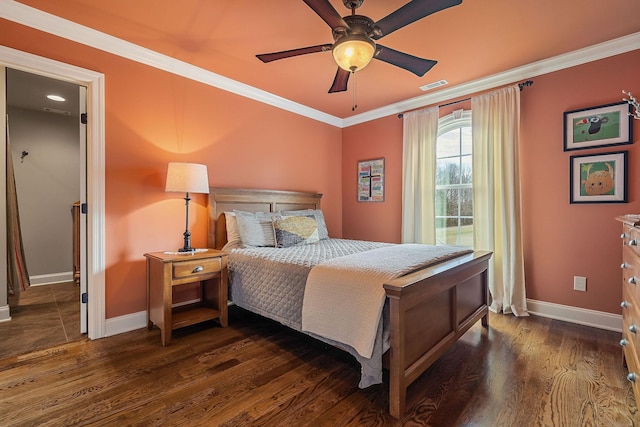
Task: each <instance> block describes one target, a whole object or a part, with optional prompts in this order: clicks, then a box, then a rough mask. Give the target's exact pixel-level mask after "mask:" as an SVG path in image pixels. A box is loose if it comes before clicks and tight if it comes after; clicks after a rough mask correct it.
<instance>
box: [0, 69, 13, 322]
mask: <svg viewBox="0 0 640 427" xmlns="http://www.w3.org/2000/svg"><path fill="white" fill-rule="evenodd" d="M6 81H7V80H6V68H5V67H3V66H0V123H2V133H1V134H0V142H1V144H0V145H2V149H0V199H1V200H2V206H6V204H5V200H7V197H6V187H7V185H6V176H7V170H6V167H7V166H6V165H7V158H6V152H7V145H6V141H5V137H6V125H7V123H6V120H7V87H6ZM6 214H7V210H6V209H5V208H3V209H0V241H2V242H5V243H3V244H0V321H6V320H10V319H11V315H10V313H9V295H8V289H7V286H8V285H7V245H6V241H7V217H6Z"/></svg>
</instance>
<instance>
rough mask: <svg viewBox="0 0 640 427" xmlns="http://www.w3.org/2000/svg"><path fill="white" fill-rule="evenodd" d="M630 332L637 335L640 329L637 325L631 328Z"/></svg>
mask: <svg viewBox="0 0 640 427" xmlns="http://www.w3.org/2000/svg"><path fill="white" fill-rule="evenodd" d="M629 332H631V333H632V334H635V333H636V332H638V327H637V326H636V325H631V326H629Z"/></svg>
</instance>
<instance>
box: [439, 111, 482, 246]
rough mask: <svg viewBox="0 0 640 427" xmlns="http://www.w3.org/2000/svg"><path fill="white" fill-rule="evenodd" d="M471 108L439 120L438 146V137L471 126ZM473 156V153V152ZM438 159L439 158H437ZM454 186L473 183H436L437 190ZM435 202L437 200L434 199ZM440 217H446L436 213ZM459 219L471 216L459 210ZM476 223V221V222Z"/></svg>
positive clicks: (464, 185)
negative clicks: (462, 213)
mask: <svg viewBox="0 0 640 427" xmlns="http://www.w3.org/2000/svg"><path fill="white" fill-rule="evenodd" d="M471 115H472V114H471V110H456V111H454V112H452V113H451V114H448V115H446V116H444V117H441V118H440V119H439V120H438V137H437V139H436V147H437V144H438V138H440V136H442V135H444V134H446V133H448V132H450V131H452V130H456V129H460V128H463V127H471ZM472 156H473V153H472ZM436 161H437V158H436ZM452 188H456V189H463V188H473V183H469V184H451V185H437V184H436V185H435V192H437V191H438V190H446V189H452ZM434 202H435V200H434ZM440 218H445V217H443V216H441V215H437V214H436V215H435V219H436V221H437V220H438V219H440ZM457 218H458V219H460V218H469V217H468V216H464V217H462V216H460V213H459V212H458V216H457ZM471 218H472V219H473V216H471ZM434 225H435V227H436V236H437V234H438V233H437V223H436V224H434ZM474 225H475V223H474ZM459 227H460V221H458V242H459V241H460V239H459V236H460V229H459ZM436 244H437V245H442V244H446V243H444V242H439V241H437V239H436Z"/></svg>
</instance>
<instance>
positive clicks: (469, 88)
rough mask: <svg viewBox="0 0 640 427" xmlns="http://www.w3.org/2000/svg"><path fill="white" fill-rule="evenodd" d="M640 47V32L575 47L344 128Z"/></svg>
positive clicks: (350, 120) (349, 122) (389, 107)
mask: <svg viewBox="0 0 640 427" xmlns="http://www.w3.org/2000/svg"><path fill="white" fill-rule="evenodd" d="M637 49H640V32H638V33H633V34H629V35H627V36H624V37H620V38H617V39H613V40H610V41H606V42H603V43H599V44H596V45H593V46H589V47H586V48H584V49H579V50H574V51H573V52H569V53H566V54H562V55H558V56H554V57H551V58H547V59H543V60H540V61H536V62H532V63H530V64H527V65H523V66H521V67H516V68H512V69H510V70H506V71H503V72H500V73H497V74H493V75H491V76H488V77H483V78H481V79H477V80H474V81H471V82H468V83H463V84H460V85H457V86H452V87H449V88H446V89H441V90H439V91H437V92H434V93H431V94H428V95H422V96H418V97H415V98H411V99H408V100H406V101H402V102H398V103H396V104H391V105H387V106H385V107H382V108H378V109H376V110H371V111H367V112H366V113H362V114H358V115H356V116H351V117H348V118H346V119H343V127H349V126H353V125H356V124H360V123H364V122H368V121H371V120H375V119H379V118H381V117H386V116H391V115H394V114H400V113H403V112H406V111H410V110H415V109H417V108H421V107H425V106H429V105H433V104H437V103H440V102H444V101H449V100H451V99H454V98H459V97H465V96H468V95H470V94H473V93H478V92H482V91H485V90H489V89H493V88H496V87H500V86H504V85H508V84H512V83H515V82H518V81H521V80H525V79H530V78H533V77H536V76H540V75H543V74H548V73H552V72H554V71H559V70H563V69H565V68H570V67H575V66H576V65H581V64H586V63H588V62H592V61H597V60H599V59H604V58H608V57H610V56H614V55H619V54H621V53H626V52H631V51H633V50H637Z"/></svg>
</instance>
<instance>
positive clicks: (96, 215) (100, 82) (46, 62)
mask: <svg viewBox="0 0 640 427" xmlns="http://www.w3.org/2000/svg"><path fill="white" fill-rule="evenodd" d="M0 67H8V68H13V69H16V70H20V71H26V72H29V73H33V74H37V75H41V76H46V77H51V78H54V79H58V80H62V81H64V82H69V83H73V84H76V85H79V86H86V88H87V92H86V100H87V114H88V119H87V126H86V137H87V142H86V191H81V197H82V194H86V199H85V200H81V202H82V203H83V204H85V206H88V207H89V209H88V210H86V211H85V212H87V213H86V220H85V221H83V222H85V223H86V234H85V237H84V238H83V239H82V240H83V241H85V242H86V245H83V246H84V247H85V248H86V256H84V257H83V259H84V261H85V262H86V266H85V267H84V268H82V272H83V273H85V274H83V276H84V277H85V279H86V283H87V303H86V306H87V317H88V322H87V333H88V337H89V338H90V339H96V338H102V337H105V336H107V331H106V320H105V301H104V300H105V289H104V288H105V245H104V236H105V231H104V229H105V224H104V222H105V213H104V204H105V194H104V156H105V153H104V151H105V150H104V75H103V74H101V73H97V72H94V71H90V70H87V69H83V68H79V67H76V66H73V65H69V64H64V63H61V62H58V61H54V60H50V59H47V58H43V57H39V56H36V55H32V54H29V53H26V52H21V51H18V50H15V49H11V48H7V47H4V46H0ZM3 90H4V89H3ZM3 123H4V120H3ZM3 140H4V139H3ZM2 176H3V177H4V175H2ZM0 227H4V225H3V224H0ZM0 231H2V233H0V234H3V233H4V235H6V230H0ZM3 258H4V257H3ZM4 268H5V269H6V266H4ZM1 274H2V272H0V277H1ZM5 277H6V275H5ZM4 287H6V286H3V288H4ZM4 307H8V304H7V295H6V291H4V294H3V292H2V289H0V314H3V313H4V311H3V308H4ZM0 320H6V319H0Z"/></svg>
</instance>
